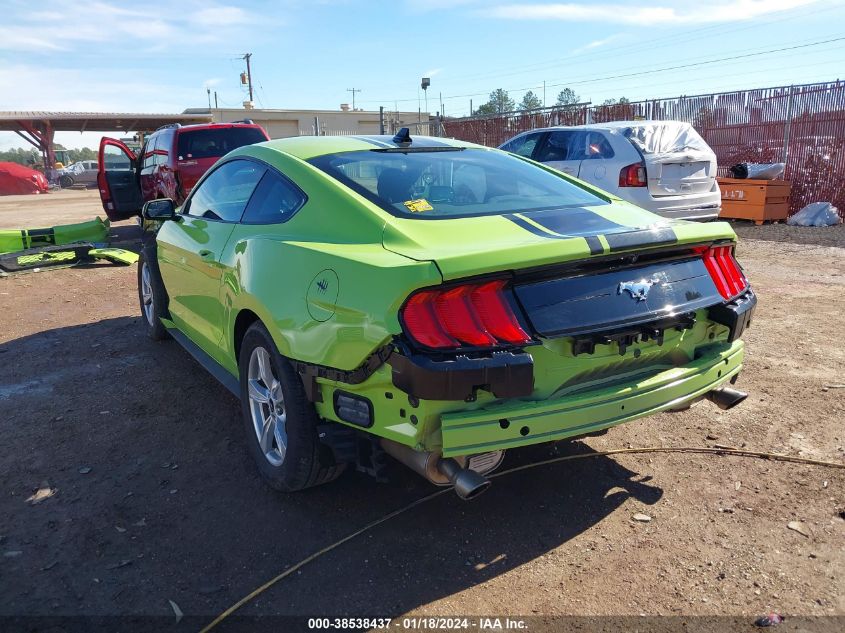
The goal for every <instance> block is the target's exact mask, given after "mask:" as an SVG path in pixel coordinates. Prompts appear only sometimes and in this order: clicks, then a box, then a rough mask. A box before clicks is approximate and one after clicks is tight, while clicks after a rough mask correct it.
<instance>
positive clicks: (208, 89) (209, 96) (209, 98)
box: [205, 86, 211, 110]
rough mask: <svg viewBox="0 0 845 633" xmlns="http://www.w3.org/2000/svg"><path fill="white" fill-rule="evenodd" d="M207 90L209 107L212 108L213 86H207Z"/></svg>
mask: <svg viewBox="0 0 845 633" xmlns="http://www.w3.org/2000/svg"><path fill="white" fill-rule="evenodd" d="M205 91H206V92H207V93H208V109H209V110H211V88H209V87H208V86H206V87H205Z"/></svg>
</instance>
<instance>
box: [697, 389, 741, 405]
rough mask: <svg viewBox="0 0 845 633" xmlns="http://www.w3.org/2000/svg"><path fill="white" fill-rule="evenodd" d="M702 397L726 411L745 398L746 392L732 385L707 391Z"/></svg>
mask: <svg viewBox="0 0 845 633" xmlns="http://www.w3.org/2000/svg"><path fill="white" fill-rule="evenodd" d="M704 397H705V398H707V399H708V400H709V401H710V402H712V403H713V404H715V405H716V406H717V407H719V408H720V409H723V410H725V411H727V410H728V409H733V408H734V407H735V406H736V405H738V404H739V403H740V402H742V401H743V400H745V399H746V398H747V397H748V394H747V393H745V392H744V391H739V390H738V389H733V388H732V387H720V388H719V389H714V390H713V391H708V392H707V393H706V394H705V395H704Z"/></svg>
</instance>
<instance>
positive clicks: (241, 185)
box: [188, 160, 265, 222]
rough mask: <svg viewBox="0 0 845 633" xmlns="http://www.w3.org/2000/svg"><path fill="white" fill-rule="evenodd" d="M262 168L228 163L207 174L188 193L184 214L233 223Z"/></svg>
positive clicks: (235, 161)
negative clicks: (188, 197) (189, 196)
mask: <svg viewBox="0 0 845 633" xmlns="http://www.w3.org/2000/svg"><path fill="white" fill-rule="evenodd" d="M264 172H265V168H264V167H262V166H261V165H259V164H258V163H256V162H254V161H251V160H231V161H229V162H227V163H223V164H222V165H221V166H220V167H218V168H217V169H215V170H214V171H213V172H211V173H210V174H208V177H207V178H205V180H203V181H202V182H201V183H200V184H199V186H198V187H197V188H196V189H194V191H193V193H192V194H191V198H190V204H189V206H188V215H192V216H197V217H202V218H206V219H209V220H223V221H225V222H237V221H239V220H240V219H241V216H242V215H243V212H244V209H245V208H246V205H247V202H249V198H250V196H251V195H252V192H253V191H254V190H255V187H256V185H257V184H258V181H259V180H261V177H262V176H263V175H264Z"/></svg>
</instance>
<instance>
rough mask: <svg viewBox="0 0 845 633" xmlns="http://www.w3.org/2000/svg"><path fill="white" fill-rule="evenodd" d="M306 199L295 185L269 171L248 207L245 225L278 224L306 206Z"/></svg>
mask: <svg viewBox="0 0 845 633" xmlns="http://www.w3.org/2000/svg"><path fill="white" fill-rule="evenodd" d="M305 201H306V197H305V194H304V193H302V192H301V191H300V190H299V189H298V188H297V187H296V186H295V185H293V184H292V183H290V182H289V181H287V180H286V179H285V178H283V177H282V176H280V175H279V174H277V173H275V172H273V171H271V170H269V169H268V170H267V173H265V174H264V177H263V178H262V179H261V182H260V183H258V187H256V189H255V193H254V194H253V196H252V198H251V199H250V201H249V204H248V205H247V208H246V211H245V212H244V216H243V219H242V220H241V222H243V223H244V224H278V223H279V222H284V221H286V220H287V219H288V218H289V217H290V216H292V215H293V214H294V213H296V212H297V211H299V209H300V208H301V207H302V205H304V204H305Z"/></svg>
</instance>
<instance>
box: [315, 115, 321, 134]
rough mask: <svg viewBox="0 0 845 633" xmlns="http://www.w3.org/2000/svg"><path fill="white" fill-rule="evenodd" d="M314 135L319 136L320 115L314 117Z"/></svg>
mask: <svg viewBox="0 0 845 633" xmlns="http://www.w3.org/2000/svg"><path fill="white" fill-rule="evenodd" d="M314 136H320V117H318V116H315V117H314Z"/></svg>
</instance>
